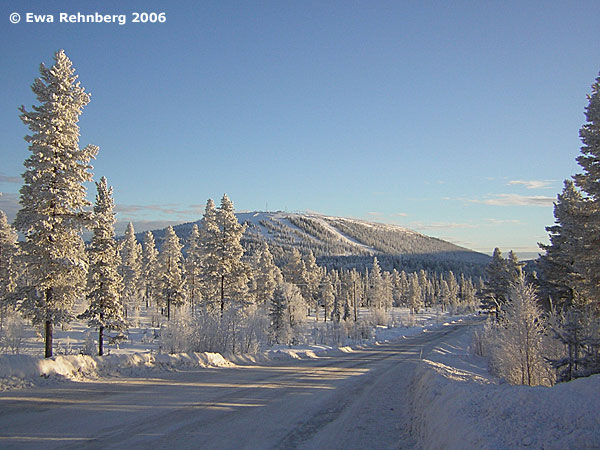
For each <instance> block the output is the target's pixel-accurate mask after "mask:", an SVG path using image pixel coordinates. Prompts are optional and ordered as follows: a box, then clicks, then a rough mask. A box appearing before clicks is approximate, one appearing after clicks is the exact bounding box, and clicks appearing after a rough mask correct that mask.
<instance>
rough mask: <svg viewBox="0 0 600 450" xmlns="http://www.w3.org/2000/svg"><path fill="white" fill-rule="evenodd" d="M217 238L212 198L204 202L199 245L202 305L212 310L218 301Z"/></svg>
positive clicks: (214, 208)
mask: <svg viewBox="0 0 600 450" xmlns="http://www.w3.org/2000/svg"><path fill="white" fill-rule="evenodd" d="M219 240H220V230H219V224H218V223H217V209H216V207H215V203H214V201H213V200H212V199H210V198H209V199H208V200H207V202H206V208H205V210H204V217H203V218H202V227H201V229H200V245H201V249H202V252H201V253H202V279H201V283H200V285H201V290H202V300H203V303H204V307H205V308H206V309H207V310H208V311H214V310H216V309H217V308H218V306H217V305H218V303H219V287H220V283H219V281H220V277H219V263H220V262H219V258H220V255H219Z"/></svg>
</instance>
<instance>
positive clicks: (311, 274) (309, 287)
mask: <svg viewBox="0 0 600 450" xmlns="http://www.w3.org/2000/svg"><path fill="white" fill-rule="evenodd" d="M302 261H303V262H304V270H302V265H300V266H296V267H297V268H298V269H299V270H300V272H301V273H300V275H299V276H300V280H302V281H301V283H302V284H301V286H300V291H301V292H302V296H303V297H304V299H305V301H306V303H308V304H309V305H314V306H315V308H316V309H318V298H319V283H320V282H321V277H322V270H321V268H320V267H319V266H318V265H317V259H316V258H315V255H314V254H313V252H312V250H309V252H308V254H307V255H306V256H305V257H304V258H303V259H302ZM295 264H297V263H295ZM316 309H315V310H316Z"/></svg>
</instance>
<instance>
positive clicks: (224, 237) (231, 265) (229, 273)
mask: <svg viewBox="0 0 600 450" xmlns="http://www.w3.org/2000/svg"><path fill="white" fill-rule="evenodd" d="M217 223H218V224H219V229H220V232H221V233H220V239H219V241H218V247H217V248H218V256H219V258H218V265H217V268H218V274H219V280H218V281H219V304H220V310H221V313H223V311H224V310H225V306H226V304H227V303H230V304H237V305H244V304H245V303H246V296H247V291H248V281H249V277H248V271H249V268H248V267H247V265H246V264H245V263H244V262H243V261H242V256H244V247H243V246H242V242H241V241H242V236H243V234H244V231H246V225H240V223H239V222H238V220H237V217H236V215H235V210H234V208H233V202H232V201H231V200H230V199H229V197H228V196H227V194H223V198H222V199H221V205H220V206H219V209H218V210H217Z"/></svg>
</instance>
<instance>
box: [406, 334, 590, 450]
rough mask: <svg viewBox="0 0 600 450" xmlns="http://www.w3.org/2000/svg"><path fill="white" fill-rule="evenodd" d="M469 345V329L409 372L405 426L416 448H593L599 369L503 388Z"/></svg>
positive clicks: (505, 385)
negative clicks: (550, 382)
mask: <svg viewBox="0 0 600 450" xmlns="http://www.w3.org/2000/svg"><path fill="white" fill-rule="evenodd" d="M470 344H471V334H470V333H466V334H463V335H460V336H458V337H456V338H453V339H450V340H448V341H446V342H444V344H443V345H441V346H438V347H437V348H435V349H434V350H433V351H432V352H431V353H430V354H429V355H428V356H427V358H426V359H424V360H423V361H422V363H421V365H420V366H419V368H418V370H417V373H416V374H415V375H416V376H415V378H414V382H413V387H412V390H411V391H412V392H413V395H414V398H413V404H412V413H413V432H414V433H415V434H416V436H417V438H418V440H419V442H421V443H422V445H423V447H424V448H427V449H466V448H473V449H474V448H477V449H508V448H533V449H583V448H586V449H588V448H600V415H599V414H598V411H600V375H594V376H592V377H589V378H580V379H577V380H574V381H571V382H569V383H561V384H558V385H556V386H554V387H551V388H547V387H541V386H536V387H529V386H511V385H509V384H507V383H505V382H502V380H499V379H497V378H495V377H492V376H491V375H489V373H488V371H487V361H486V359H485V358H481V357H478V356H473V355H471V354H470V352H469V349H468V347H469V345H470Z"/></svg>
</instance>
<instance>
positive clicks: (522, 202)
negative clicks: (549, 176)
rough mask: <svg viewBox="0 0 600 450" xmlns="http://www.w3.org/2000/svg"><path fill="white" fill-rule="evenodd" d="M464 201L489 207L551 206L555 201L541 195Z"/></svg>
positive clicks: (508, 195)
mask: <svg viewBox="0 0 600 450" xmlns="http://www.w3.org/2000/svg"><path fill="white" fill-rule="evenodd" d="M465 200H466V201H468V202H469V203H477V204H482V205H490V206H552V205H553V203H554V200H555V199H554V197H546V196H543V195H519V194H491V195H488V198H484V199H465Z"/></svg>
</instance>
